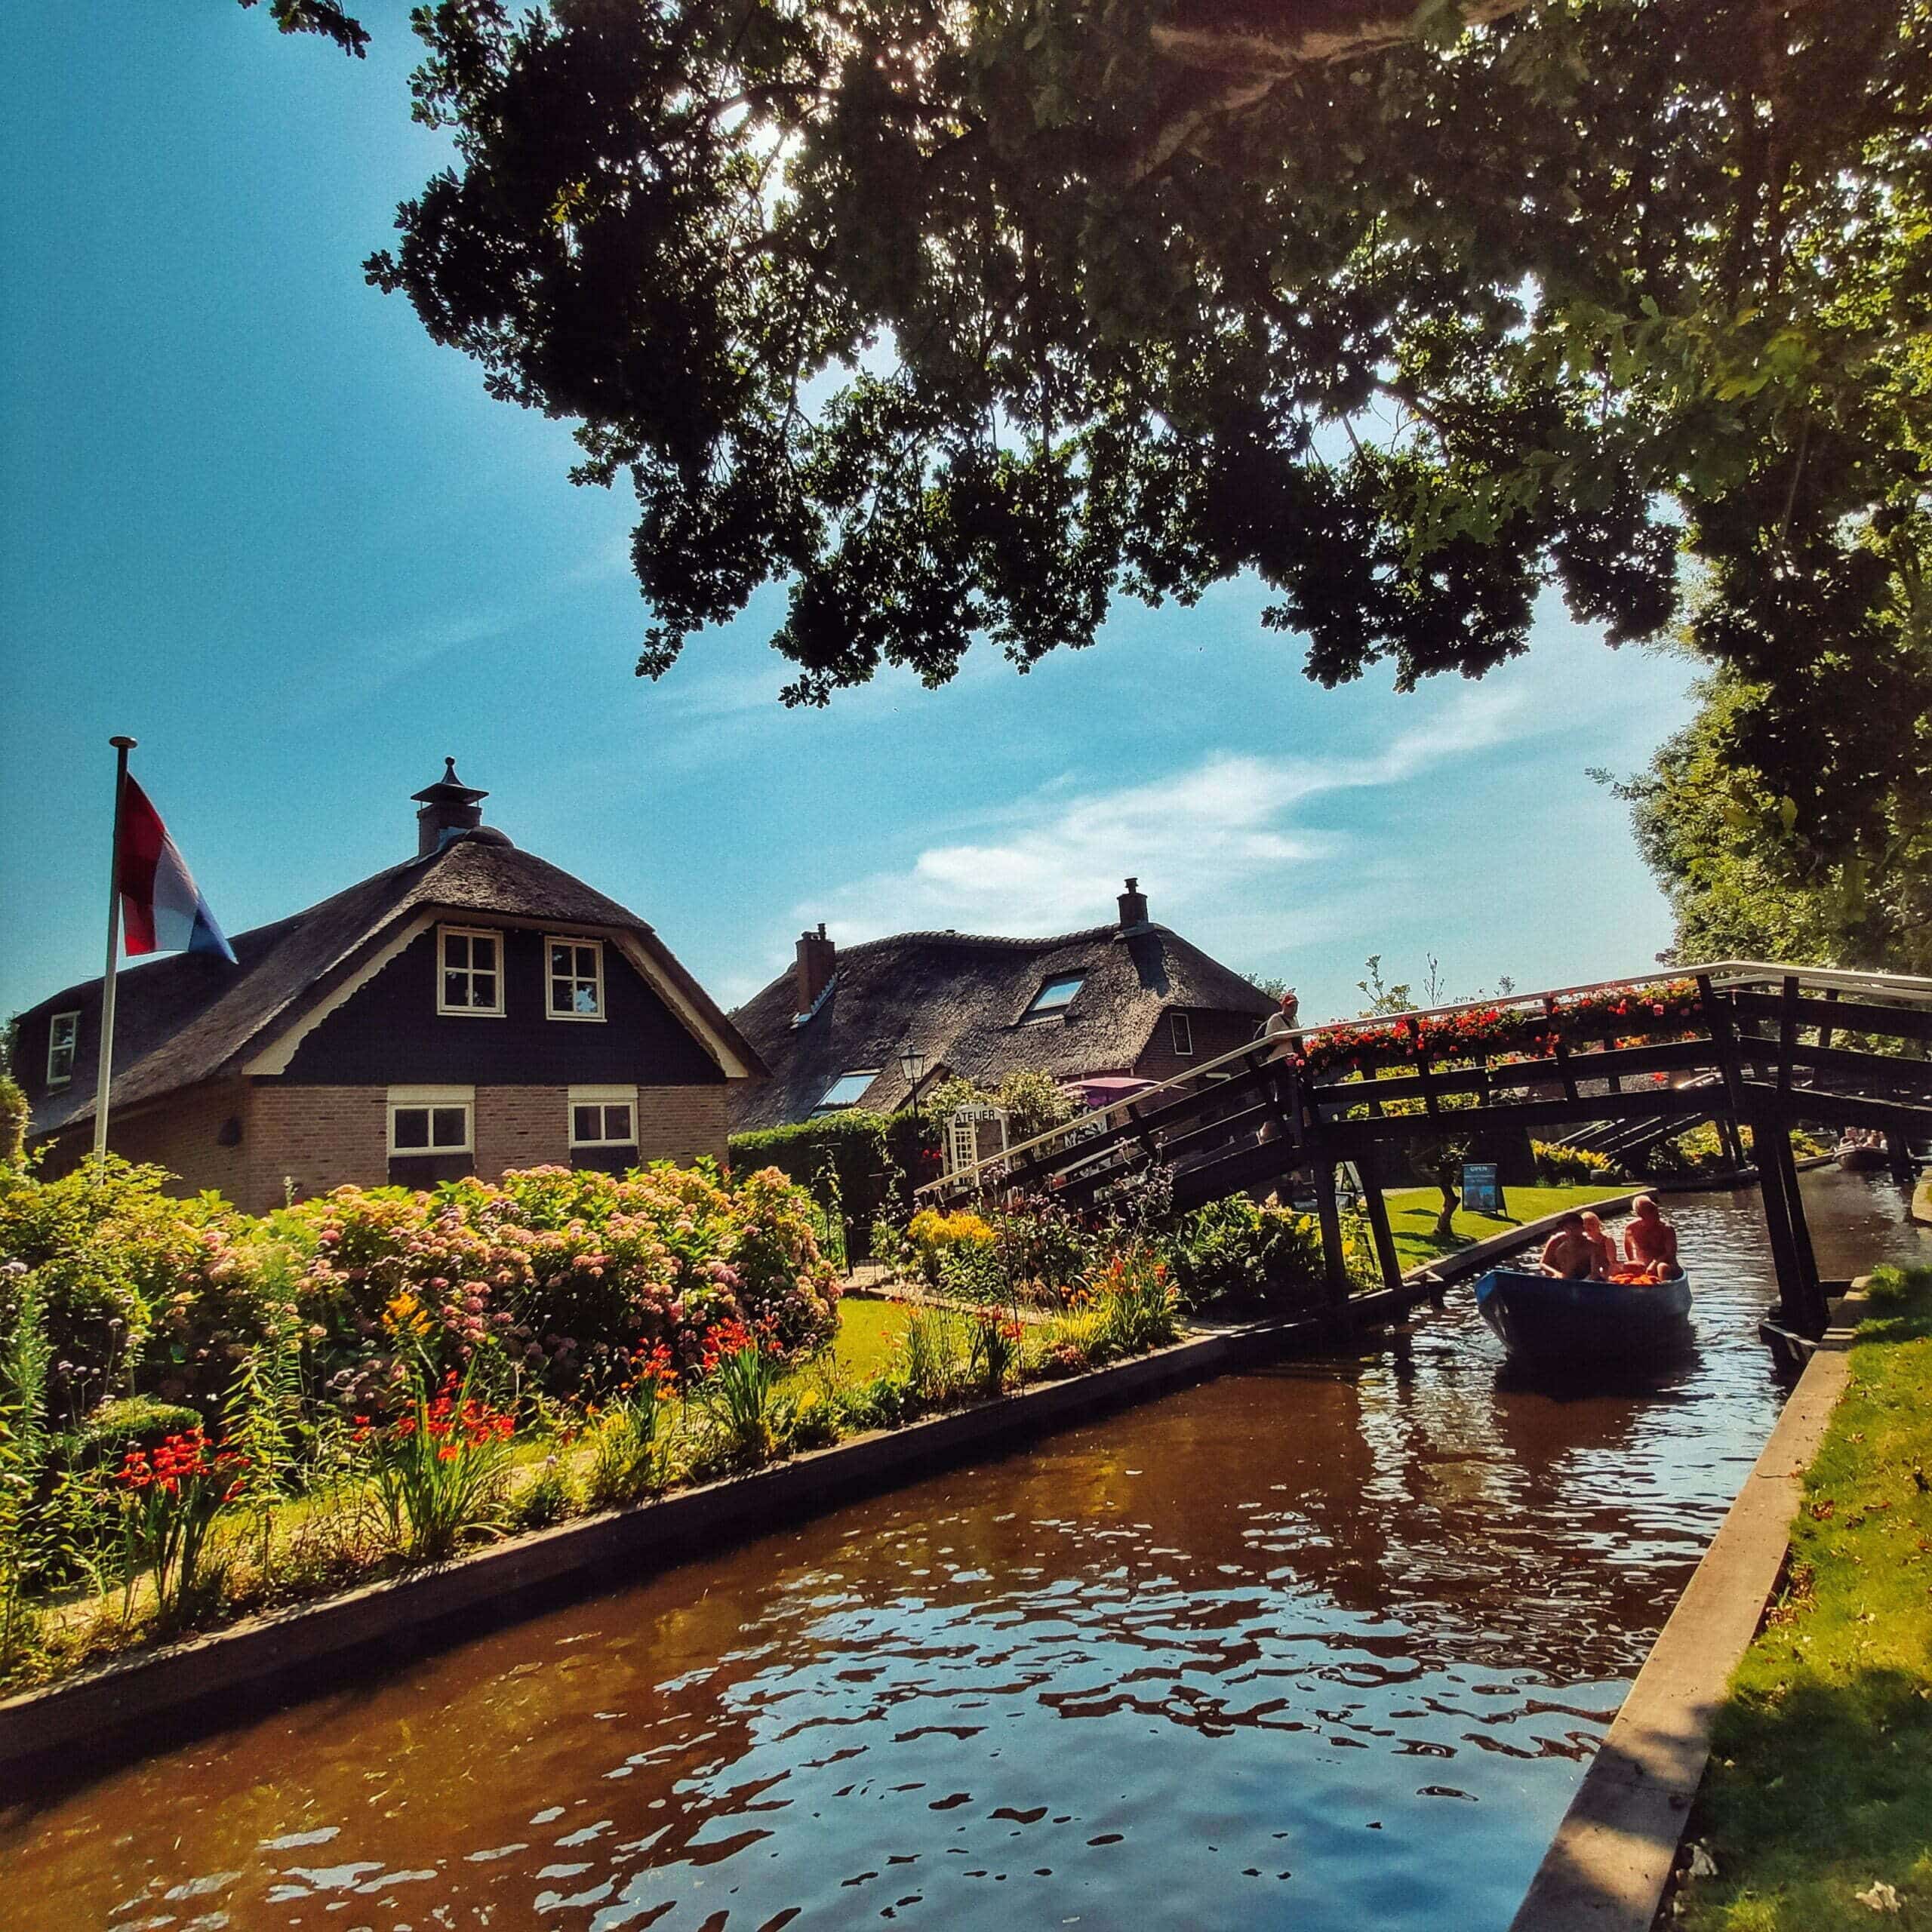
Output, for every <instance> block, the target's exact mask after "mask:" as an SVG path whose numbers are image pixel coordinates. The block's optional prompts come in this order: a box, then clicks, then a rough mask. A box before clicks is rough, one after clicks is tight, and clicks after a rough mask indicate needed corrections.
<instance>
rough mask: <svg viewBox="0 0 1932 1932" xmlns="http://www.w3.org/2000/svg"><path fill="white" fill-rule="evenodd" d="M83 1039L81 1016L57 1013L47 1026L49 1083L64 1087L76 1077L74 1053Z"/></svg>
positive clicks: (51, 1085) (53, 1085)
mask: <svg viewBox="0 0 1932 1932" xmlns="http://www.w3.org/2000/svg"><path fill="white" fill-rule="evenodd" d="M80 1041H81V1016H80V1015H79V1014H78V1013H57V1014H55V1015H54V1017H53V1018H52V1019H51V1020H49V1021H48V1026H47V1084H48V1086H50V1087H64V1086H66V1084H67V1083H68V1081H70V1080H72V1078H73V1077H74V1055H75V1051H77V1050H78V1048H79V1045H80Z"/></svg>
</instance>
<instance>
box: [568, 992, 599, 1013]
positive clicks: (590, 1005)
mask: <svg viewBox="0 0 1932 1932" xmlns="http://www.w3.org/2000/svg"><path fill="white" fill-rule="evenodd" d="M571 1011H573V1012H576V1013H595V1011H597V989H596V988H595V986H579V987H578V988H577V997H576V998H575V999H574V1001H572V1002H571Z"/></svg>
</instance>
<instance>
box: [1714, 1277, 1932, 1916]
mask: <svg viewBox="0 0 1932 1932" xmlns="http://www.w3.org/2000/svg"><path fill="white" fill-rule="evenodd" d="M1910 1274H1911V1281H1910V1284H1909V1286H1907V1284H1906V1283H1905V1281H1903V1279H1902V1278H1900V1276H1899V1275H1898V1273H1897V1271H1896V1270H1894V1269H1883V1270H1881V1271H1879V1278H1880V1279H1881V1280H1884V1281H1891V1282H1897V1284H1898V1285H1899V1286H1900V1287H1901V1288H1902V1289H1903V1290H1904V1298H1903V1299H1902V1300H1900V1301H1899V1302H1897V1303H1894V1305H1892V1306H1888V1307H1887V1308H1886V1309H1883V1310H1882V1311H1881V1312H1879V1313H1878V1315H1876V1316H1875V1318H1873V1319H1872V1320H1870V1321H1867V1322H1866V1324H1865V1325H1864V1326H1863V1327H1862V1328H1861V1329H1860V1331H1859V1334H1860V1342H1859V1344H1858V1346H1857V1347H1856V1348H1855V1349H1854V1350H1853V1351H1852V1355H1851V1381H1850V1386H1849V1387H1848V1388H1847V1390H1846V1392H1845V1395H1844V1400H1843V1401H1841V1402H1840V1403H1839V1404H1838V1412H1837V1414H1835V1415H1834V1416H1833V1417H1832V1422H1831V1426H1830V1428H1829V1430H1828V1431H1827V1432H1826V1436H1825V1440H1824V1443H1823V1447H1821V1448H1820V1451H1819V1452H1818V1456H1817V1460H1816V1461H1815V1462H1814V1463H1813V1465H1812V1466H1811V1470H1810V1474H1809V1475H1807V1477H1806V1478H1805V1481H1804V1500H1803V1502H1802V1503H1801V1504H1800V1506H1799V1508H1798V1518H1797V1521H1796V1524H1795V1527H1794V1528H1793V1529H1792V1548H1791V1557H1790V1562H1789V1573H1788V1583H1787V1585H1786V1588H1785V1589H1783V1592H1782V1593H1781V1594H1780V1596H1779V1597H1778V1598H1777V1599H1776V1600H1775V1601H1774V1604H1773V1606H1772V1608H1771V1610H1770V1613H1769V1614H1768V1616H1767V1619H1766V1622H1765V1626H1764V1630H1763V1631H1762V1632H1761V1634H1760V1635H1759V1636H1758V1640H1757V1641H1756V1642H1755V1643H1754V1644H1752V1647H1751V1648H1750V1649H1749V1651H1746V1653H1745V1655H1744V1660H1743V1663H1741V1664H1740V1665H1739V1666H1738V1668H1737V1674H1736V1675H1735V1676H1734V1678H1732V1680H1731V1683H1730V1692H1729V1695H1728V1697H1727V1701H1726V1703H1725V1704H1724V1707H1723V1709H1721V1711H1720V1712H1719V1713H1718V1721H1717V1727H1716V1733H1715V1737H1714V1740H1713V1743H1712V1758H1711V1768H1710V1770H1709V1773H1708V1774H1706V1777H1705V1780H1704V1786H1703V1790H1702V1791H1701V1792H1700V1793H1699V1794H1698V1798H1697V1808H1696V1810H1695V1812H1694V1814H1693V1816H1692V1820H1691V1825H1690V1836H1692V1837H1694V1838H1695V1839H1697V1841H1698V1842H1699V1843H1700V1844H1703V1846H1704V1847H1706V1849H1707V1850H1709V1854H1710V1855H1711V1857H1712V1859H1713V1860H1715V1863H1716V1865H1717V1876H1716V1877H1715V1878H1711V1879H1706V1880H1703V1881H1698V1882H1697V1883H1695V1884H1687V1885H1686V1886H1685V1887H1684V1888H1683V1890H1682V1892H1681V1895H1680V1897H1681V1903H1680V1906H1679V1911H1680V1914H1681V1917H1680V1919H1679V1921H1678V1922H1679V1923H1681V1924H1683V1925H1685V1926H1687V1927H1690V1928H1691V1929H1692V1932H1846V1928H1849V1927H1865V1928H1867V1932H1869V1928H1872V1927H1890V1926H1896V1927H1900V1928H1901V1932H1912V1928H1914V1927H1916V1928H1918V1929H1919V1932H1924V1928H1927V1927H1932V1587H1928V1586H1932V1555H1928V1553H1927V1552H1932V1269H1912V1271H1910ZM1861 1894H1862V1895H1863V1896H1862V1897H1861Z"/></svg>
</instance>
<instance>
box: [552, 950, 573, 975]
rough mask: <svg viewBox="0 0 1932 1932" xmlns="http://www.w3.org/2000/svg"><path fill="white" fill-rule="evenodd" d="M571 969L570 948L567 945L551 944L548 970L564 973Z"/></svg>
mask: <svg viewBox="0 0 1932 1932" xmlns="http://www.w3.org/2000/svg"><path fill="white" fill-rule="evenodd" d="M570 970H571V949H570V948H569V947H568V946H552V947H551V949H550V971H552V973H557V974H565V973H568V971H570Z"/></svg>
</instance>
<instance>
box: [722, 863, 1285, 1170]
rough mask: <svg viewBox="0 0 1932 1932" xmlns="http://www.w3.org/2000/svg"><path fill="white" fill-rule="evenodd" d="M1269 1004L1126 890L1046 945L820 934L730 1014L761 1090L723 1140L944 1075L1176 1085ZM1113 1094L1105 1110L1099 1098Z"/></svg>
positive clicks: (738, 1093)
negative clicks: (1113, 909) (911, 1065)
mask: <svg viewBox="0 0 1932 1932" xmlns="http://www.w3.org/2000/svg"><path fill="white" fill-rule="evenodd" d="M1274 1010H1275V1002H1274V1001H1272V999H1271V998H1269V995H1267V994H1266V993H1264V992H1262V991H1261V989H1260V988H1259V987H1258V986H1254V985H1253V984H1252V983H1251V982H1249V981H1248V980H1244V979H1243V978H1242V977H1241V975H1240V974H1238V973H1235V972H1234V971H1231V970H1230V969H1229V968H1227V967H1226V966H1223V965H1222V964H1220V961H1218V960H1215V959H1212V958H1210V957H1209V956H1208V955H1207V954H1206V953H1204V952H1202V951H1201V949H1200V948H1199V947H1198V946H1194V945H1192V944H1190V943H1189V942H1188V941H1187V940H1185V939H1183V938H1182V937H1180V934H1178V933H1176V932H1174V931H1172V930H1171V928H1168V927H1166V926H1162V925H1156V924H1155V923H1154V922H1153V921H1152V920H1151V919H1150V918H1149V917H1148V911H1147V900H1146V895H1145V894H1143V892H1142V891H1140V887H1139V884H1138V883H1137V881H1134V880H1133V879H1129V880H1128V881H1127V890H1126V891H1124V892H1123V893H1122V894H1121V895H1120V900H1119V917H1118V918H1117V919H1116V920H1115V921H1113V922H1112V924H1108V925H1103V926H1094V927H1091V928H1088V929H1087V930H1086V931H1081V932H1075V933H1063V934H1059V935H1057V937H1052V938H1048V939H995V938H988V937H980V936H977V935H975V934H964V933H956V932H943V933H931V932H928V933H901V934H897V935H895V936H894V937H891V938H890V939H878V940H866V941H865V942H864V943H862V944H860V945H857V946H838V945H836V944H835V943H834V942H833V941H832V940H830V939H829V938H828V937H826V931H825V928H823V926H821V927H820V928H819V929H818V930H817V931H816V932H808V933H806V934H804V935H803V936H802V937H801V938H800V940H799V941H798V955H797V958H796V961H795V964H794V966H793V969H792V971H790V972H789V973H786V974H782V975H781V976H780V977H779V978H777V979H776V980H773V981H772V983H771V984H770V985H769V986H767V987H765V988H764V990H763V991H762V992H760V993H758V995H756V996H755V998H752V999H751V1000H750V1001H748V1002H747V1003H746V1004H745V1005H743V1006H742V1007H740V1008H738V1010H737V1011H736V1012H735V1013H734V1014H732V1016H731V1017H732V1019H733V1020H734V1021H735V1022H736V1023H737V1026H738V1028H739V1029H740V1032H743V1034H744V1035H745V1036H746V1038H747V1039H749V1041H751V1043H752V1046H753V1047H754V1048H755V1049H756V1050H757V1052H758V1056H759V1057H760V1058H761V1060H763V1061H764V1063H765V1065H766V1066H768V1068H769V1069H771V1078H770V1079H769V1080H768V1081H762V1082H760V1083H757V1084H751V1083H747V1084H745V1085H744V1086H743V1087H739V1088H734V1089H732V1091H731V1124H732V1128H733V1130H734V1131H740V1132H742V1131H746V1130H748V1129H750V1128H761V1127H776V1126H779V1125H781V1124H784V1123H786V1122H787V1121H798V1120H804V1119H807V1118H810V1117H811V1115H813V1114H814V1113H823V1112H828V1111H830V1110H832V1109H838V1108H841V1107H848V1106H864V1107H867V1108H869V1109H875V1110H877V1111H878V1112H891V1111H892V1110H893V1109H897V1108H899V1107H902V1106H904V1105H905V1104H906V1098H907V1094H908V1091H909V1085H908V1082H907V1081H906V1077H905V1075H904V1074H903V1072H902V1071H901V1070H900V1054H902V1053H903V1052H905V1051H907V1050H908V1049H910V1050H912V1051H914V1052H915V1053H917V1054H920V1055H921V1056H922V1057H923V1059H924V1067H925V1071H924V1074H923V1075H922V1076H921V1091H924V1088H926V1087H928V1086H930V1085H931V1084H934V1082H935V1081H937V1080H938V1079H940V1078H944V1077H945V1076H946V1075H949V1074H958V1075H964V1077H966V1078H968V1079H971V1080H973V1081H976V1082H977V1083H978V1084H980V1085H981V1086H984V1087H992V1086H995V1085H997V1084H998V1082H999V1081H1001V1079H1003V1078H1004V1077H1005V1076H1006V1075H1008V1074H1009V1073H1012V1072H1017V1071H1020V1070H1021V1069H1032V1070H1037V1071H1038V1072H1044V1073H1048V1074H1051V1075H1053V1076H1054V1078H1056V1079H1057V1080H1058V1081H1060V1082H1061V1083H1062V1084H1064V1085H1066V1086H1069V1087H1072V1086H1078V1085H1080V1084H1082V1083H1083V1082H1086V1081H1101V1082H1103V1083H1111V1084H1112V1085H1113V1087H1114V1088H1115V1091H1118V1087H1119V1086H1120V1085H1121V1084H1123V1083H1124V1084H1133V1083H1136V1082H1141V1081H1146V1082H1152V1081H1161V1080H1170V1079H1174V1078H1178V1077H1182V1076H1185V1075H1187V1074H1188V1073H1189V1072H1192V1070H1193V1069H1195V1067H1197V1066H1201V1065H1203V1064H1204V1063H1206V1062H1207V1061H1209V1060H1214V1059H1216V1058H1217V1057H1219V1056H1220V1055H1221V1054H1226V1053H1229V1052H1232V1051H1233V1050H1234V1049H1235V1048H1237V1047H1241V1046H1245V1045H1247V1044H1248V1043H1249V1042H1251V1041H1253V1040H1254V1038H1255V1037H1256V1035H1257V1033H1258V1032H1259V1031H1260V1027H1261V1025H1262V1023H1263V1021H1265V1020H1266V1019H1267V1017H1268V1016H1269V1014H1271V1013H1272V1012H1273V1011H1274ZM1109 1097H1113V1095H1112V1094H1111V1093H1110V1094H1109Z"/></svg>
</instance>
